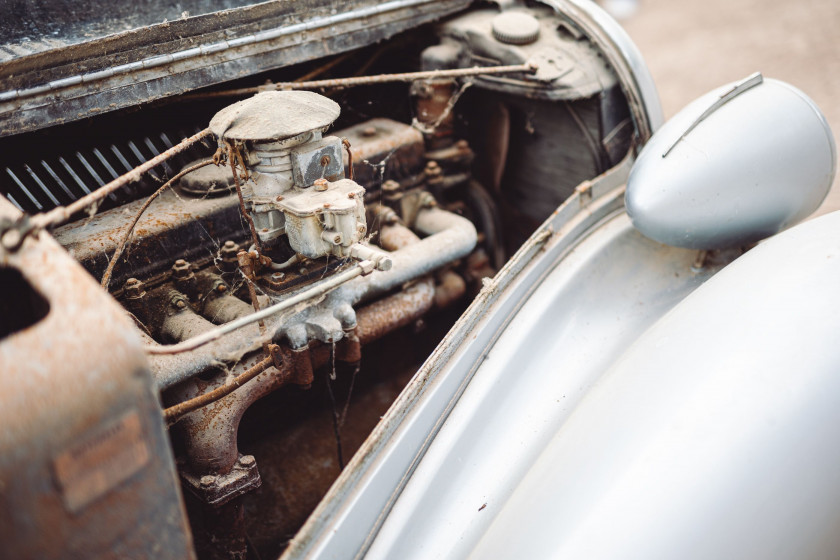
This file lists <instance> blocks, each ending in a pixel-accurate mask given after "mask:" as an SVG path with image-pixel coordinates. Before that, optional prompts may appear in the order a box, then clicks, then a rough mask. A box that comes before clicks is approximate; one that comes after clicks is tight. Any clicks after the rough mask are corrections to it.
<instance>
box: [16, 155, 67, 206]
mask: <svg viewBox="0 0 840 560" xmlns="http://www.w3.org/2000/svg"><path fill="white" fill-rule="evenodd" d="M23 168H24V169H25V170H26V172H27V173H29V176H30V177H32V180H33V181H35V184H36V185H38V186H39V187H40V188H41V190H42V191H43V192H44V194H46V195H47V198H49V199H50V201H51V202H52V203H53V204H55V205H56V206H58V205H59V204H61V203H60V202H59V201H58V199H57V198H56V197H55V195H53V193H52V192H51V191H50V189H48V188H47V186H46V185H45V184H44V183H43V181H41V178H40V177H38V175H36V174H35V172H34V171H32V168H31V167H29V165H28V164H24V165H23Z"/></svg>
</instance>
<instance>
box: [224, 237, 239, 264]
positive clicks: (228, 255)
mask: <svg viewBox="0 0 840 560" xmlns="http://www.w3.org/2000/svg"><path fill="white" fill-rule="evenodd" d="M238 252H239V245H237V244H236V242H234V241H225V244H224V245H222V250H221V251H219V253H220V254H221V256H222V260H223V261H226V262H236V253H238Z"/></svg>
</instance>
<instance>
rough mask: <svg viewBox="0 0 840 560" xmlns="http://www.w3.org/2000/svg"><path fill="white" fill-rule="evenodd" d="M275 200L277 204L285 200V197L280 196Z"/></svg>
mask: <svg viewBox="0 0 840 560" xmlns="http://www.w3.org/2000/svg"><path fill="white" fill-rule="evenodd" d="M274 200H276V201H277V202H280V201H281V200H283V197H282V196H278V197H277V198H275V199H274Z"/></svg>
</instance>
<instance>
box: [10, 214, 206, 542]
mask: <svg viewBox="0 0 840 560" xmlns="http://www.w3.org/2000/svg"><path fill="white" fill-rule="evenodd" d="M16 215H17V210H15V209H14V208H13V207H12V206H11V204H9V203H8V202H7V201H5V200H4V199H0V216H2V217H15V216H16ZM0 272H3V274H4V277H9V276H7V275H14V276H16V277H18V278H20V282H21V283H25V284H24V285H27V286H28V290H29V292H30V296H31V297H32V298H33V299H34V300H37V301H39V302H41V311H42V312H41V313H38V314H36V315H33V316H32V317H31V320H29V321H16V322H13V321H11V318H10V317H8V314H7V313H5V312H4V313H3V314H0V315H2V316H0V324H2V326H3V327H4V328H3V329H0V382H2V384H3V388H4V389H3V392H2V394H0V426H2V428H0V542H2V543H3V544H2V548H3V552H2V555H3V556H4V557H7V558H67V557H74V558H141V557H142V558H189V557H192V543H191V537H190V532H189V528H188V526H187V523H186V518H185V514H184V509H183V506H182V502H181V497H180V493H179V489H178V485H177V479H176V475H175V466H174V461H173V458H172V453H171V451H170V448H169V444H168V440H167V437H166V433H165V430H164V425H163V421H162V418H161V414H160V405H159V403H158V398H157V394H156V391H155V389H154V386H153V382H152V378H151V375H150V373H149V370H148V365H147V363H146V360H145V357H144V355H143V352H142V348H141V343H140V339H139V337H138V335H137V331H136V328H135V327H134V326H133V325H132V323H131V321H130V320H129V319H128V317H127V316H126V315H125V313H124V312H123V311H122V310H121V309H120V308H119V307H118V306H117V304H116V303H115V302H114V301H113V300H112V299H110V298H109V297H108V296H107V294H105V293H104V292H103V291H102V290H101V289H100V288H99V286H97V285H96V283H95V282H94V281H93V280H92V279H91V278H90V276H88V275H87V274H86V273H85V272H84V270H83V269H82V268H81V267H80V266H78V264H77V263H75V262H73V259H72V258H71V257H70V256H69V255H67V253H66V252H65V251H64V250H63V249H62V248H61V247H60V246H59V245H58V244H57V243H56V242H55V241H54V240H53V239H52V238H51V237H49V236H48V235H47V234H45V233H42V234H40V235H39V236H38V238H33V237H30V238H29V239H27V240H26V242H25V243H24V245H23V247H22V248H21V249H20V250H19V251H18V252H16V253H14V254H11V253H8V252H3V251H0ZM4 288H6V291H5V292H4V293H0V308H2V309H4V310H5V309H8V308H9V305H12V306H14V305H16V303H15V301H14V299H15V298H20V297H21V293H19V291H18V290H15V291H14V292H12V291H11V290H9V286H8V285H6V286H4ZM9 300H12V301H11V302H10V301H9ZM23 312H25V308H24V309H23ZM20 313H21V311H20V308H18V315H20ZM18 319H20V317H18ZM7 327H8V328H7Z"/></svg>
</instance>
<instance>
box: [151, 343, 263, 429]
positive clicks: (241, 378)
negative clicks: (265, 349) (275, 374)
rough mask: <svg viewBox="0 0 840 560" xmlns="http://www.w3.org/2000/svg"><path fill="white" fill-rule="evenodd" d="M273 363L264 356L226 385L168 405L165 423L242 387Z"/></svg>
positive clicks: (170, 422) (178, 418)
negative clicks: (173, 404)
mask: <svg viewBox="0 0 840 560" xmlns="http://www.w3.org/2000/svg"><path fill="white" fill-rule="evenodd" d="M273 364H274V361H273V360H272V359H271V358H265V359H264V360H262V361H261V362H258V363H257V364H256V365H255V366H254V367H252V368H250V369H248V370H246V371H244V372H243V373H240V374H239V375H237V376H236V377H235V378H234V379H233V380H232V381H231V382H230V383H228V384H227V385H222V386H221V387H218V388H216V389H213V390H212V391H210V392H208V393H204V394H203V395H199V396H197V397H194V398H192V399H189V400H187V401H184V402H181V403H178V404H176V405H175V406H170V407H169V408H167V409H166V410H164V411H163V417H164V419H165V420H166V423H167V424H169V425H170V426H171V425H172V424H174V423H175V422H177V421H178V420H180V419H181V418H183V417H184V416H185V415H187V414H189V413H190V412H193V411H195V410H198V409H199V408H202V407H204V406H207V405H208V404H211V403H214V402H216V401H217V400H219V399H221V398H223V397H226V396H227V395H229V394H231V393H233V392H234V391H235V390H237V389H239V388H240V387H242V386H243V385H244V384H246V383H247V382H249V381H250V380H252V379H253V378H255V377H256V376H258V375H259V374H261V373H262V372H264V371H265V370H267V369H268V368H270V367H271V366H272V365H273Z"/></svg>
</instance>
